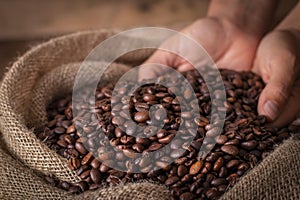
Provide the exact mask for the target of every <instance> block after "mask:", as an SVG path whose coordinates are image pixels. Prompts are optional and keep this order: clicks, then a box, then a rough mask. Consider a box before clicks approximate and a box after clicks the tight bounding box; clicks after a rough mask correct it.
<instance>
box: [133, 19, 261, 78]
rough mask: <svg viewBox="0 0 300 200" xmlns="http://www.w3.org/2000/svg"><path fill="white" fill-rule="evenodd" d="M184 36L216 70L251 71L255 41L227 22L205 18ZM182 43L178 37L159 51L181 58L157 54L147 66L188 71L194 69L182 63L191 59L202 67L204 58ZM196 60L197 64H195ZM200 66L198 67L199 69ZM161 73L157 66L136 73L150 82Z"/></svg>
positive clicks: (194, 24) (149, 60)
mask: <svg viewBox="0 0 300 200" xmlns="http://www.w3.org/2000/svg"><path fill="white" fill-rule="evenodd" d="M182 33H183V34H185V35H186V36H188V37H190V38H192V39H193V40H194V41H196V42H197V43H198V44H200V45H201V46H202V47H203V48H204V49H205V50H206V51H207V53H208V54H209V55H210V56H211V58H212V59H213V60H214V62H215V63H216V64H217V66H218V67H219V68H227V69H234V70H239V71H241V70H250V69H252V66H253V61H254V57H255V53H256V49H257V46H258V39H257V38H255V37H253V36H251V35H249V34H246V33H244V32H243V31H241V30H240V29H238V28H237V27H235V26H233V25H232V24H230V23H229V22H224V21H220V20H216V19H210V18H205V19H201V20H198V21H196V22H195V23H193V24H191V25H190V26H188V27H187V28H185V29H184V30H183V31H182ZM185 44H186V42H185V41H180V37H176V36H175V37H174V38H171V39H169V40H167V41H166V42H165V43H164V44H163V45H162V47H163V48H165V49H169V50H175V51H178V49H179V52H182V53H183V55H175V54H172V53H169V52H165V51H160V50H158V51H156V52H155V53H154V54H153V55H152V56H151V57H150V58H149V59H148V60H147V61H146V62H145V64H149V63H159V64H163V65H167V66H171V67H174V68H176V69H177V70H178V71H181V72H183V71H188V70H191V69H192V68H193V66H192V65H191V64H190V63H189V62H188V61H187V60H186V59H184V58H185V57H193V58H195V59H196V60H193V61H194V62H193V63H203V62H201V59H202V60H203V59H206V58H204V57H203V56H199V55H197V54H195V55H194V56H193V55H192V56H191V54H193V53H195V52H194V51H192V50H191V49H190V48H189V47H188V46H186V45H185ZM197 59H198V60H197ZM200 66H201V65H200ZM163 73H164V71H163V70H162V69H161V68H157V67H156V66H151V65H150V66H149V65H148V66H146V67H145V68H142V70H141V71H140V73H139V78H140V79H143V78H153V77H156V76H157V75H160V74H163Z"/></svg>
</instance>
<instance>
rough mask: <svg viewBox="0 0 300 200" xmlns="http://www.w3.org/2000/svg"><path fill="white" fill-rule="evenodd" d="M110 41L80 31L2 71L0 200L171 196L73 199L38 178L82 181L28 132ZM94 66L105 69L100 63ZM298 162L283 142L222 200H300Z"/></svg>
mask: <svg viewBox="0 0 300 200" xmlns="http://www.w3.org/2000/svg"><path fill="white" fill-rule="evenodd" d="M113 34H114V32H110V31H100V32H84V33H77V34H72V35H69V36H64V37H60V38H58V39H54V40H51V41H49V42H47V43H44V44H42V45H39V46H37V47H35V48H33V49H32V50H31V51H29V52H28V53H27V54H25V55H24V56H23V57H21V58H20V59H19V60H18V61H17V62H16V63H14V65H13V66H12V67H11V69H10V70H9V71H8V72H7V74H6V75H5V77H4V79H3V82H2V84H1V86H0V130H1V132H2V133H3V135H2V141H1V143H3V145H2V146H3V147H2V148H5V151H4V150H0V159H1V160H0V198H1V199H24V198H25V199H41V198H44V199H67V198H72V199H83V198H84V199H168V198H169V197H170V193H169V191H168V190H167V189H166V187H164V186H160V185H157V184H153V183H149V182H141V183H134V184H127V185H120V186H117V187H115V188H107V189H102V190H99V191H94V192H86V193H84V194H82V195H78V196H72V195H69V194H68V193H67V192H65V191H62V190H60V189H58V188H54V187H52V186H50V185H47V184H46V183H44V181H43V180H42V179H41V178H40V177H39V174H40V173H43V174H54V175H55V176H56V177H58V178H59V179H60V180H65V181H69V182H76V181H78V180H80V178H79V177H78V176H77V175H76V174H75V173H74V172H73V171H71V170H69V169H68V168H67V160H66V159H64V158H62V157H60V156H58V155H57V154H56V153H55V152H53V151H52V150H50V149H49V148H48V147H47V146H45V145H44V144H43V143H42V142H40V141H39V140H38V139H37V138H36V136H35V134H34V132H33V130H34V128H37V127H39V126H41V125H43V124H44V123H45V122H46V120H47V119H46V109H45V108H46V105H47V104H48V103H49V102H51V101H52V100H53V99H55V98H58V97H59V96H63V95H65V94H66V93H69V92H71V91H72V85H73V83H74V78H75V75H76V71H77V69H78V67H79V65H80V62H82V61H83V59H84V58H85V57H86V56H87V55H88V53H89V52H90V51H91V50H92V49H93V48H94V47H95V46H96V45H98V44H99V43H100V42H101V41H103V40H104V39H106V38H107V37H109V36H111V35H113ZM136 40H137V42H141V43H143V42H149V41H148V40H143V39H141V38H137V39H136ZM150 42H151V41H150ZM120 46H122V44H120ZM123 46H124V45H123ZM107 51H113V49H107ZM151 53H152V51H151V50H141V51H137V52H134V53H131V54H128V55H125V56H123V57H121V58H120V59H118V63H114V64H113V65H112V66H111V68H109V70H108V71H107V72H106V73H105V77H104V79H103V80H104V81H105V80H106V81H110V82H113V81H115V80H117V79H118V77H120V76H121V75H122V74H123V73H124V72H125V71H126V70H128V69H129V67H130V66H134V65H136V64H139V63H141V62H143V61H144V60H145V59H146V58H147V57H148V56H149V55H150V54H151ZM98 64H99V65H105V63H104V62H103V63H101V62H100V63H98ZM125 64H126V65H125ZM6 151H7V152H6ZM299 158H300V144H299V142H298V141H296V140H289V141H287V142H285V144H284V145H282V146H280V147H278V148H277V149H276V151H275V152H274V153H272V154H271V156H269V157H268V158H267V159H266V160H265V161H264V162H262V163H261V164H260V165H259V166H258V167H256V168H255V169H254V170H253V171H252V172H251V173H249V174H248V175H246V176H245V177H244V178H243V179H242V181H240V182H239V183H238V184H237V185H236V186H235V187H234V188H233V189H231V190H229V191H228V192H227V193H226V194H225V195H224V196H223V199H233V198H234V199H241V198H246V199H257V198H260V197H265V198H267V199H274V198H275V199H281V198H283V199H289V198H290V197H294V198H297V197H298V198H299V193H300V188H299V178H300V176H299V171H298V170H297V169H298V168H299ZM291 166H293V167H291ZM270 173H271V174H270ZM292 195H293V196H292Z"/></svg>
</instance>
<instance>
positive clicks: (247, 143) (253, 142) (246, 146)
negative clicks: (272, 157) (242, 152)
mask: <svg viewBox="0 0 300 200" xmlns="http://www.w3.org/2000/svg"><path fill="white" fill-rule="evenodd" d="M257 144H258V142H257V141H256V140H249V141H245V142H242V143H241V147H242V148H244V149H247V150H252V149H255V147H256V146H257Z"/></svg>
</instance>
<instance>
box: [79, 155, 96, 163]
mask: <svg viewBox="0 0 300 200" xmlns="http://www.w3.org/2000/svg"><path fill="white" fill-rule="evenodd" d="M93 159H94V157H93V153H92V152H89V153H88V154H86V155H85V156H84V157H83V158H82V160H81V164H82V165H87V164H89V163H90V162H91V161H92V160H93Z"/></svg>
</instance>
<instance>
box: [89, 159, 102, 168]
mask: <svg viewBox="0 0 300 200" xmlns="http://www.w3.org/2000/svg"><path fill="white" fill-rule="evenodd" d="M90 165H91V166H92V167H93V168H96V169H97V168H99V167H100V165H101V163H100V162H99V160H97V159H96V158H94V159H93V160H92V162H91V164H90Z"/></svg>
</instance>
